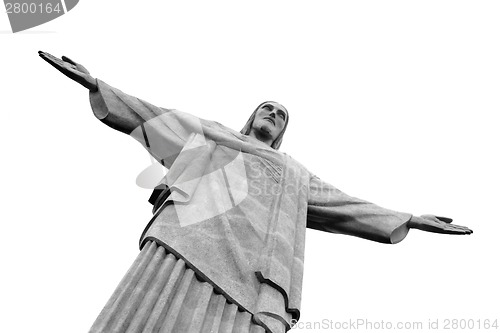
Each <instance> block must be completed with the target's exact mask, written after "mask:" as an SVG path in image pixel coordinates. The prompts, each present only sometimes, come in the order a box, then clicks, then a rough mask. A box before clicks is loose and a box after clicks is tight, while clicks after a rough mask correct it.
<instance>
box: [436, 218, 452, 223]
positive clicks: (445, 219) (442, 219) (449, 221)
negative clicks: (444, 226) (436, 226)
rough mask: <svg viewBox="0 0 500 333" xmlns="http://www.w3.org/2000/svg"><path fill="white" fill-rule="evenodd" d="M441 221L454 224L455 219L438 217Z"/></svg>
mask: <svg viewBox="0 0 500 333" xmlns="http://www.w3.org/2000/svg"><path fill="white" fill-rule="evenodd" d="M436 217H437V218H438V219H439V220H441V221H443V222H445V223H451V222H453V219H451V218H449V217H444V216H436Z"/></svg>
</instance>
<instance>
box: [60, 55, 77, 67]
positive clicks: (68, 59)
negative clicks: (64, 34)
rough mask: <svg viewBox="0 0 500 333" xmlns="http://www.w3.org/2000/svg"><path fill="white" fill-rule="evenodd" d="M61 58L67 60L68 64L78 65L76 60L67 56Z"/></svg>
mask: <svg viewBox="0 0 500 333" xmlns="http://www.w3.org/2000/svg"><path fill="white" fill-rule="evenodd" d="M62 60H64V61H66V62H69V63H70V64H72V65H75V66H76V65H78V64H77V63H76V62H74V61H73V60H71V59H70V58H68V57H66V56H62Z"/></svg>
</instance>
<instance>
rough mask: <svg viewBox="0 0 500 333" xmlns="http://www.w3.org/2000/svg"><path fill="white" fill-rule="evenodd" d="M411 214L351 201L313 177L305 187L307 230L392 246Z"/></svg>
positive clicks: (403, 234) (400, 237)
mask: <svg viewBox="0 0 500 333" xmlns="http://www.w3.org/2000/svg"><path fill="white" fill-rule="evenodd" d="M410 218H411V214H407V213H400V212H396V211H393V210H389V209H385V208H382V207H379V206H377V205H375V204H372V203H370V202H367V201H364V200H361V199H358V198H354V197H351V196H349V195H347V194H345V193H343V192H341V191H340V190H338V189H337V188H335V187H333V186H332V185H330V184H328V183H326V182H324V181H322V180H321V179H319V178H318V177H316V176H313V177H311V179H310V183H309V198H308V209H307V227H309V228H312V229H317V230H320V231H326V232H333V233H340V234H346V235H351V236H356V237H361V238H365V239H369V240H372V241H376V242H381V243H390V244H395V243H398V242H400V241H402V240H403V239H404V238H405V237H406V235H407V234H408V231H409V228H408V221H409V220H410Z"/></svg>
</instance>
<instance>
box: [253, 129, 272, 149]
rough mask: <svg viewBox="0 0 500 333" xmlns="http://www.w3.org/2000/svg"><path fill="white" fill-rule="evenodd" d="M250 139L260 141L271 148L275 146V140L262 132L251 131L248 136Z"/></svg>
mask: <svg viewBox="0 0 500 333" xmlns="http://www.w3.org/2000/svg"><path fill="white" fill-rule="evenodd" d="M248 136H249V137H251V138H254V139H257V140H259V141H260V142H262V143H264V144H266V145H268V146H269V147H271V145H272V144H273V138H272V137H270V136H269V135H267V133H263V132H262V131H259V130H256V129H251V130H250V133H249V134H248Z"/></svg>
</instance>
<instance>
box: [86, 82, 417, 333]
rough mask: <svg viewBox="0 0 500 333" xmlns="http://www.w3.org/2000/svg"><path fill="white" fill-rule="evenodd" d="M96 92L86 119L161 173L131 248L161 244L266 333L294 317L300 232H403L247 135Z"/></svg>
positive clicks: (400, 218)
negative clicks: (157, 196) (141, 153)
mask: <svg viewBox="0 0 500 333" xmlns="http://www.w3.org/2000/svg"><path fill="white" fill-rule="evenodd" d="M98 86H99V89H98V91H97V92H95V93H91V94H90V101H91V105H92V109H93V111H94V114H95V115H96V117H97V118H98V119H100V120H101V121H103V122H104V123H106V124H107V125H109V126H111V127H112V128H114V129H117V130H119V131H121V132H124V133H126V134H130V135H131V136H133V137H134V138H135V139H136V140H138V141H139V142H140V143H141V144H142V145H143V146H144V147H145V148H146V149H147V150H148V151H149V153H150V154H151V155H152V156H153V157H154V158H155V159H156V160H158V161H159V162H160V163H162V164H163V165H164V166H165V167H166V168H167V169H169V171H168V173H167V176H166V177H165V178H164V179H163V180H162V182H163V183H165V184H167V185H168V186H169V188H170V190H171V194H170V196H169V197H168V199H167V200H166V202H165V203H164V204H163V205H162V206H161V207H160V208H159V209H157V210H156V212H155V214H154V217H153V219H152V220H151V222H150V223H149V224H148V226H147V227H146V229H145V231H144V233H143V235H142V236H141V241H140V242H141V247H142V245H143V244H145V242H147V241H148V240H154V241H155V242H157V243H159V244H161V245H163V246H164V247H166V248H167V249H168V250H169V251H171V252H172V253H173V254H175V255H176V256H178V257H179V258H182V259H183V260H184V261H185V262H186V263H187V265H188V266H189V267H190V268H192V269H193V270H194V271H195V272H196V273H197V274H198V275H199V276H200V277H201V278H202V279H204V280H205V281H208V282H210V283H211V284H212V285H214V286H215V288H216V289H217V290H218V291H219V292H221V293H222V294H223V295H225V297H226V298H227V299H229V300H230V301H232V302H234V303H235V304H237V305H238V306H239V307H241V308H243V309H245V310H247V311H249V312H250V313H252V314H253V317H254V320H255V321H256V322H257V323H259V324H261V325H262V326H264V327H266V328H267V329H268V330H270V331H272V332H282V331H284V330H286V329H289V328H290V323H291V321H292V320H293V319H295V320H297V319H298V318H299V309H300V300H301V287H302V276H303V261H304V246H305V231H306V227H310V228H313V229H317V230H322V231H327V232H334V233H341V234H347V235H352V236H357V237H362V238H366V239H369V240H373V241H377V242H383V243H397V242H399V241H401V240H402V239H403V238H404V237H405V236H406V234H407V233H408V227H407V222H408V221H409V220H410V217H411V215H410V214H406V213H400V212H396V211H392V210H388V209H384V208H381V207H379V206H377V205H374V204H372V203H369V202H367V201H364V200H360V199H357V198H354V197H351V196H348V195H346V194H344V193H343V192H341V191H340V190H338V189H336V188H335V187H333V186H331V185H329V184H327V183H325V182H323V181H322V180H320V179H319V178H318V177H316V176H315V175H313V174H311V173H310V172H309V171H308V170H307V169H306V168H305V167H304V166H302V165H301V164H300V163H298V162H297V161H295V160H294V159H293V158H291V157H290V156H288V155H287V154H285V153H282V152H280V151H277V150H275V149H273V148H271V147H269V146H267V145H265V144H263V143H262V142H260V141H258V140H256V139H254V138H252V137H249V136H246V135H243V134H241V133H239V132H236V131H233V130H231V129H229V128H227V127H225V126H223V125H221V124H219V123H217V122H213V121H207V120H204V119H200V118H197V117H194V116H192V115H189V114H186V113H183V112H180V111H177V110H169V109H163V108H159V107H156V106H154V105H151V104H149V103H147V102H145V101H142V100H140V99H138V98H135V97H132V96H129V95H127V94H125V93H123V92H121V91H120V90H118V89H115V88H112V87H110V86H109V85H107V84H106V83H104V82H102V81H100V80H98Z"/></svg>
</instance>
